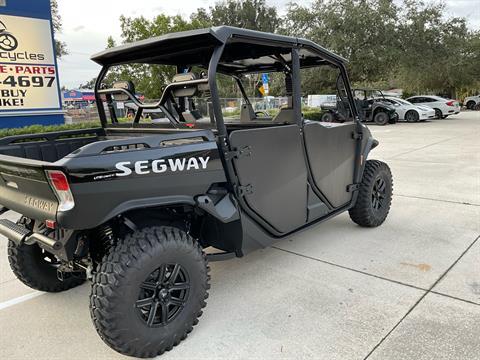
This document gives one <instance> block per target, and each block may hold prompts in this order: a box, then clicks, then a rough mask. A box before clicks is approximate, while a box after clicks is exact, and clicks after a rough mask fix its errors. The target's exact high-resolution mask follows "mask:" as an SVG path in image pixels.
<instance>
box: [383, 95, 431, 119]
mask: <svg viewBox="0 0 480 360" xmlns="http://www.w3.org/2000/svg"><path fill="white" fill-rule="evenodd" d="M383 100H384V101H387V102H389V103H390V104H392V105H393V106H395V111H396V112H397V114H398V119H399V120H406V121H408V122H415V121H425V120H428V119H435V110H433V109H432V108H431V107H428V106H424V105H415V104H412V103H411V102H408V101H407V100H403V99H399V98H397V97H393V96H385V98H384V99H383Z"/></svg>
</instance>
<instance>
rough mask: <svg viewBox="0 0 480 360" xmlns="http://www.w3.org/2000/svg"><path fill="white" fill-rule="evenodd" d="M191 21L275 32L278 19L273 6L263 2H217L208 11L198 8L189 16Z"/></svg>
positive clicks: (228, 0)
mask: <svg viewBox="0 0 480 360" xmlns="http://www.w3.org/2000/svg"><path fill="white" fill-rule="evenodd" d="M191 20H192V21H197V22H199V23H201V24H204V25H211V26H220V25H229V26H236V27H240V28H244V29H250V30H259V31H266V32H276V31H277V29H278V26H279V25H280V21H281V19H280V17H279V16H278V13H277V9H276V8H275V7H274V6H268V5H267V4H266V2H265V0H225V1H221V2H217V3H216V4H215V5H214V6H211V7H210V8H209V10H205V9H204V8H200V9H198V10H197V12H196V13H194V14H192V15H191Z"/></svg>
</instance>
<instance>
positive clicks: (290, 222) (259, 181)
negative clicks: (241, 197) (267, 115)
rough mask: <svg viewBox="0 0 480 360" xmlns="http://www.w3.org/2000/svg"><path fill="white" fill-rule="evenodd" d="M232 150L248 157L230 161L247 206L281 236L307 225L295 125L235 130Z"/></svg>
mask: <svg viewBox="0 0 480 360" xmlns="http://www.w3.org/2000/svg"><path fill="white" fill-rule="evenodd" d="M230 143H231V145H232V146H233V147H236V148H241V147H245V146H248V147H250V149H251V154H250V155H246V156H241V157H239V158H237V159H235V160H234V165H235V168H236V170H237V174H238V179H239V181H240V185H241V186H251V189H252V191H253V192H252V193H251V194H245V200H246V202H247V204H248V206H249V207H250V208H251V209H252V210H253V211H255V212H256V213H257V214H258V215H259V216H261V217H262V218H263V219H264V220H265V221H266V222H267V223H269V224H270V225H271V226H272V227H274V228H275V229H276V230H278V231H279V232H282V233H286V232H289V231H292V230H294V229H295V228H298V227H300V226H302V225H304V224H305V223H306V221H307V168H306V164H305V158H304V153H303V148H302V140H301V134H300V128H299V126H297V125H288V126H277V127H270V128H262V129H248V130H237V131H233V132H232V133H231V134H230Z"/></svg>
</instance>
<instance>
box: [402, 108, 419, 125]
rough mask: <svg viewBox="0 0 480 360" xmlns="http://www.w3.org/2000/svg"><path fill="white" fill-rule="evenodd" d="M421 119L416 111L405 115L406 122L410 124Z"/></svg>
mask: <svg viewBox="0 0 480 360" xmlns="http://www.w3.org/2000/svg"><path fill="white" fill-rule="evenodd" d="M419 118H420V117H419V116H418V112H416V111H415V110H410V111H408V112H407V113H406V114H405V120H407V121H408V122H417V121H418V119H419Z"/></svg>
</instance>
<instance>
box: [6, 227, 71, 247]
mask: <svg viewBox="0 0 480 360" xmlns="http://www.w3.org/2000/svg"><path fill="white" fill-rule="evenodd" d="M0 234H1V235H3V236H5V237H6V238H7V239H9V240H12V241H13V242H15V243H16V244H17V245H20V244H22V243H24V242H25V243H27V244H33V243H37V244H39V245H41V246H42V247H43V248H47V249H51V250H53V251H58V250H60V249H61V248H62V243H61V242H60V241H57V240H54V239H51V238H49V237H48V236H45V235H42V234H39V233H34V232H32V231H30V230H28V229H27V228H26V227H24V226H22V225H18V224H15V223H14V222H13V221H10V220H7V219H1V220H0Z"/></svg>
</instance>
